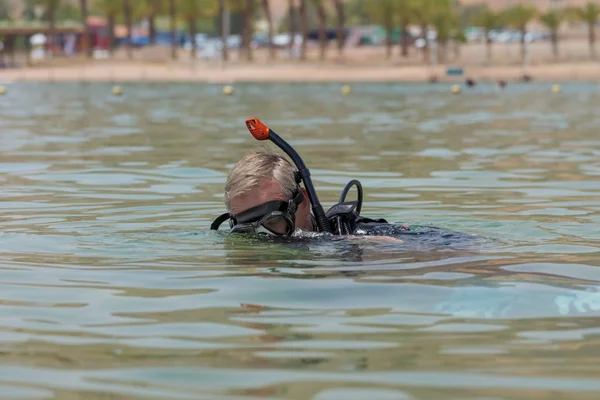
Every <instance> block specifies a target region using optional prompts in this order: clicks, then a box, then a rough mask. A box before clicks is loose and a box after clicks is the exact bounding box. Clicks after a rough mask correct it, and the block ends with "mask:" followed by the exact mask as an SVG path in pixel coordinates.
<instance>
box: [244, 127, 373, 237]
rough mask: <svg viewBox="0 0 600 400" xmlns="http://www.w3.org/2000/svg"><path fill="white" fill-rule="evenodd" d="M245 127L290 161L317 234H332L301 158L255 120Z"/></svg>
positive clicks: (290, 147)
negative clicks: (302, 184)
mask: <svg viewBox="0 0 600 400" xmlns="http://www.w3.org/2000/svg"><path fill="white" fill-rule="evenodd" d="M246 127H247V128H248V130H249V131H250V133H251V134H252V136H254V138H255V139H256V140H270V141H271V142H273V143H274V144H275V145H276V146H277V147H279V148H280V149H281V150H283V151H284V152H285V154H287V155H288V156H289V157H290V158H291V159H292V161H293V162H294V164H295V165H296V168H298V173H299V175H300V177H301V179H302V182H304V187H305V188H306V192H307V193H308V198H309V200H310V203H311V205H312V211H313V215H314V217H315V220H316V223H317V228H318V230H319V232H328V233H334V232H333V229H332V228H331V224H330V223H329V220H328V219H327V217H326V215H325V210H324V209H323V206H322V205H321V203H320V202H319V198H318V197H317V192H316V191H315V186H314V185H313V183H312V180H311V178H310V171H309V170H308V168H306V165H305V164H304V161H302V158H301V157H300V155H299V154H298V153H297V152H296V150H294V149H293V148H292V146H290V145H289V144H288V143H287V142H286V141H285V140H283V139H282V138H281V137H280V136H279V135H277V134H276V133H275V132H273V131H272V130H271V129H270V128H268V127H267V126H266V125H265V124H263V123H262V122H261V121H260V120H259V119H257V118H252V119H248V120H246ZM361 194H362V193H361Z"/></svg>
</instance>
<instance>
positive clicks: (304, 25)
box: [300, 0, 308, 60]
mask: <svg viewBox="0 0 600 400" xmlns="http://www.w3.org/2000/svg"><path fill="white" fill-rule="evenodd" d="M300 30H301V31H302V43H301V46H300V59H301V60H306V45H307V43H308V0H300Z"/></svg>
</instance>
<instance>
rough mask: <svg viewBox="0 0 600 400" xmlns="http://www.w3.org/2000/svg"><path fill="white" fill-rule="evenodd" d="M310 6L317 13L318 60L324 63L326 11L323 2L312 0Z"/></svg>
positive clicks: (326, 41) (326, 42)
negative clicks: (311, 5)
mask: <svg viewBox="0 0 600 400" xmlns="http://www.w3.org/2000/svg"><path fill="white" fill-rule="evenodd" d="M312 4H313V6H314V7H315V9H316V11H317V25H318V31H319V49H320V51H319V55H320V56H319V58H320V60H321V61H325V56H326V54H327V44H328V42H329V41H328V40H327V11H326V10H325V5H324V4H323V0H312Z"/></svg>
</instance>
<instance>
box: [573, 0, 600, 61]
mask: <svg viewBox="0 0 600 400" xmlns="http://www.w3.org/2000/svg"><path fill="white" fill-rule="evenodd" d="M575 15H576V17H577V18H578V19H579V20H581V21H583V22H585V23H586V24H587V26H588V42H589V45H590V56H591V57H592V58H596V24H597V23H598V18H599V17H600V7H599V6H598V5H596V4H595V3H592V2H591V1H590V2H588V3H587V4H586V5H585V6H584V7H583V8H579V9H576V10H575Z"/></svg>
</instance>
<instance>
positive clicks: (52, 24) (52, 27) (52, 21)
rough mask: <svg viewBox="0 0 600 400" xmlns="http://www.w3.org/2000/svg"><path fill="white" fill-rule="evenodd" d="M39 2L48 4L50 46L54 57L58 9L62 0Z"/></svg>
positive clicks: (39, 0) (39, 1)
mask: <svg viewBox="0 0 600 400" xmlns="http://www.w3.org/2000/svg"><path fill="white" fill-rule="evenodd" d="M37 3H38V4H43V5H45V6H46V15H47V17H48V46H49V48H50V57H51V58H54V46H55V43H56V9H57V8H58V5H59V3H60V0H38V2H37Z"/></svg>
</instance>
